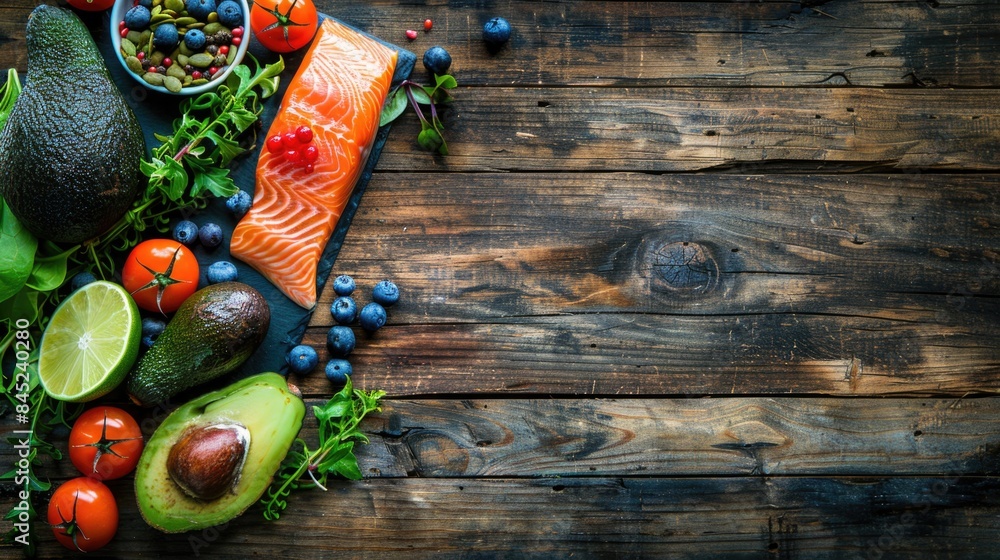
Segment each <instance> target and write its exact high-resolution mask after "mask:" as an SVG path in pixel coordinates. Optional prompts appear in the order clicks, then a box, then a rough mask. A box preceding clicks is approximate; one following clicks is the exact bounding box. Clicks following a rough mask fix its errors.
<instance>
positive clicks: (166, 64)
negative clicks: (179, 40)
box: [162, 56, 174, 68]
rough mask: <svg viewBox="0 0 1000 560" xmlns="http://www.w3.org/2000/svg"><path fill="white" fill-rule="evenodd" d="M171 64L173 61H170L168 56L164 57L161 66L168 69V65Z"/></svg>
mask: <svg viewBox="0 0 1000 560" xmlns="http://www.w3.org/2000/svg"><path fill="white" fill-rule="evenodd" d="M173 63H174V61H173V60H171V59H170V57H169V56H168V57H166V58H164V59H163V63H162V64H163V66H164V67H166V68H170V65H171V64H173Z"/></svg>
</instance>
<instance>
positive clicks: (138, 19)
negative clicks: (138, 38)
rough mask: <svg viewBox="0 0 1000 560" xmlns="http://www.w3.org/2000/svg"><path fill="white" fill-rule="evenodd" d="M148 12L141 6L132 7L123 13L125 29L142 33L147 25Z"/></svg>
mask: <svg viewBox="0 0 1000 560" xmlns="http://www.w3.org/2000/svg"><path fill="white" fill-rule="evenodd" d="M150 17H152V16H150V15H149V10H148V9H146V7H145V6H143V5H141V4H140V5H138V6H132V7H131V8H129V10H128V11H127V12H125V27H127V28H129V29H130V30H132V31H142V30H143V29H146V27H147V26H148V25H149V19H150Z"/></svg>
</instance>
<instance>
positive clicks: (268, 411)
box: [135, 373, 305, 533]
mask: <svg viewBox="0 0 1000 560" xmlns="http://www.w3.org/2000/svg"><path fill="white" fill-rule="evenodd" d="M304 415H305V404H303V402H302V399H300V398H299V397H297V396H296V395H294V394H292V393H291V392H290V391H289V390H288V384H287V383H286V382H285V379H284V378H283V377H282V376H280V375H278V374H277V373H262V374H259V375H255V376H252V377H248V378H246V379H243V380H240V381H237V382H236V383H233V384H232V385H230V386H228V387H225V388H223V389H220V390H218V391H214V392H211V393H208V394H206V395H203V396H202V397H199V398H197V399H194V400H192V401H191V402H188V403H186V404H184V405H183V406H181V407H180V408H178V409H177V410H175V411H174V412H172V413H171V414H170V415H169V416H167V418H166V419H165V420H164V421H163V423H162V424H160V427H159V428H157V429H156V431H155V432H154V433H153V436H152V437H151V438H150V439H149V442H148V443H147V444H146V448H145V449H144V450H143V453H142V457H141V458H140V459H139V466H138V467H137V469H136V474H135V496H136V500H137V501H138V503H139V511H140V512H141V513H142V517H143V519H145V520H146V523H148V524H149V525H150V526H152V527H155V528H157V529H159V530H161V531H163V532H166V533H181V532H184V531H190V530H192V529H202V528H206V527H212V526H215V525H219V524H222V523H225V522H227V521H229V520H230V519H233V518H234V517H236V516H238V515H240V514H241V513H243V512H244V511H245V510H246V509H247V508H248V507H249V506H250V505H251V504H253V503H254V502H256V501H257V500H258V499H259V498H260V497H261V495H263V493H264V491H265V490H267V487H268V486H269V485H270V483H271V479H272V478H273V477H274V473H275V472H277V470H278V467H279V466H280V465H281V461H282V460H283V459H284V458H285V455H286V454H287V453H288V449H289V448H290V447H291V445H292V443H293V442H294V441H295V437H296V436H297V435H298V433H299V430H300V429H301V427H302V418H303V417H304ZM234 423H235V424H241V425H243V426H245V427H246V428H247V429H248V430H249V432H250V444H249V448H248V450H247V453H246V460H245V461H244V463H243V467H242V472H241V473H240V476H239V480H238V482H237V483H236V484H235V486H234V487H233V488H232V490H231V491H228V492H226V493H225V494H223V495H222V496H221V497H219V498H216V499H212V500H201V499H196V498H192V497H190V496H189V495H187V494H186V493H185V492H184V491H182V490H181V488H180V486H178V485H177V483H175V482H174V480H173V478H171V476H170V474H169V472H168V468H167V457H168V456H169V454H170V450H171V448H172V447H173V446H174V444H175V443H177V441H178V439H179V438H180V437H181V436H182V435H183V434H184V433H185V432H186V431H187V430H189V429H194V428H199V427H203V426H211V425H217V424H230V425H231V424H234Z"/></svg>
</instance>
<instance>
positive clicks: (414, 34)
mask: <svg viewBox="0 0 1000 560" xmlns="http://www.w3.org/2000/svg"><path fill="white" fill-rule="evenodd" d="M406 38H407V39H409V40H411V41H412V40H414V39H416V38H417V32H416V31H414V30H412V29H407V30H406Z"/></svg>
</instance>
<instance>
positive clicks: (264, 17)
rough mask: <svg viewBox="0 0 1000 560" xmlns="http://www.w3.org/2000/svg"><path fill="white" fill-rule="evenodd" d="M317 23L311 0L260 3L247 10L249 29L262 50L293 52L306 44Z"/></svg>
mask: <svg viewBox="0 0 1000 560" xmlns="http://www.w3.org/2000/svg"><path fill="white" fill-rule="evenodd" d="M318 22H319V16H318V15H317V13H316V6H315V5H314V4H313V0H260V1H254V3H253V7H252V8H250V28H251V29H253V33H254V36H255V37H256V38H257V40H258V41H260V43H261V44H262V45H264V48H266V49H268V50H270V51H274V52H278V53H287V52H292V51H295V50H298V49H301V48H302V47H304V46H306V45H308V44H309V41H312V38H313V36H314V35H316V27H317V24H318Z"/></svg>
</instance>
